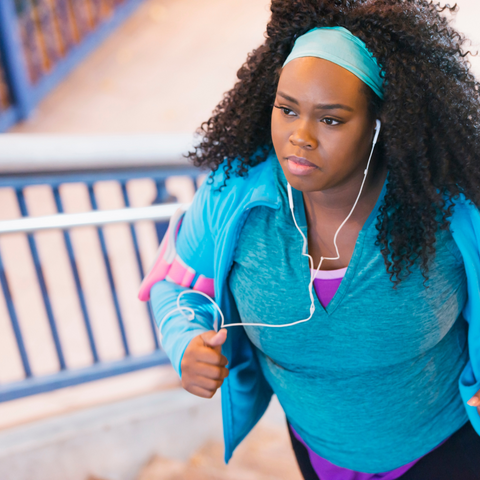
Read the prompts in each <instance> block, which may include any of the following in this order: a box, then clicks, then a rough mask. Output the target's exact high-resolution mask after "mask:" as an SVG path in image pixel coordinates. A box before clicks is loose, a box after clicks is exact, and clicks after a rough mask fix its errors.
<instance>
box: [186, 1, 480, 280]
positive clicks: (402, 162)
mask: <svg viewBox="0 0 480 480" xmlns="http://www.w3.org/2000/svg"><path fill="white" fill-rule="evenodd" d="M456 9H457V6H456V5H455V6H454V7H450V6H448V5H447V6H445V7H442V6H440V4H438V3H433V2H431V1H426V0H330V1H329V0H324V1H322V0H273V1H272V4H271V12H272V16H271V20H270V22H269V23H268V25H267V31H266V34H265V37H266V40H265V42H264V43H263V44H262V45H261V46H260V47H259V48H257V49H255V50H254V51H253V52H252V53H251V54H250V55H249V56H248V58H247V61H246V63H245V64H244V65H243V66H242V67H241V68H240V70H239V71H238V73H237V77H238V81H237V83H236V84H235V86H234V87H233V88H232V89H231V90H230V91H229V92H227V93H226V94H225V95H224V98H223V100H222V101H221V102H220V103H219V104H218V106H217V107H216V108H215V110H214V111H213V114H212V117H211V118H210V119H209V120H208V121H207V122H204V123H203V124H202V126H201V128H200V129H199V133H200V134H201V136H202V137H201V141H200V143H199V145H198V146H197V148H196V149H195V151H194V152H191V153H190V154H189V157H190V159H191V160H193V163H194V165H196V166H204V167H208V168H210V169H211V170H212V171H213V172H215V171H216V170H217V169H218V168H219V166H220V165H223V167H222V168H223V169H224V171H225V173H226V177H225V178H226V181H228V179H229V178H230V176H231V175H232V174H233V175H239V176H244V175H246V173H247V172H248V170H249V168H250V167H253V166H255V165H257V164H259V163H260V162H262V161H264V160H265V159H266V158H267V156H268V154H269V153H270V152H271V150H272V140H271V131H270V117H271V110H272V105H273V102H274V98H275V93H276V86H277V82H278V79H279V75H280V71H281V68H282V65H283V62H284V61H285V59H286V57H287V56H288V54H289V53H290V51H291V49H292V47H293V44H294V41H295V39H296V38H297V37H298V36H300V35H302V34H304V33H306V32H307V31H308V30H310V29H312V28H314V27H331V26H337V25H338V26H343V27H345V28H347V29H348V30H350V31H351V32H352V33H353V34H354V35H356V36H357V37H359V38H360V39H361V40H363V41H364V42H365V43H366V45H367V47H368V49H369V50H370V51H371V52H372V53H373V55H374V56H375V58H376V59H377V61H378V63H379V64H380V65H381V67H382V71H383V74H384V76H385V97H384V101H383V102H380V101H379V99H378V97H376V96H375V94H373V92H370V93H369V95H370V97H371V103H372V108H373V109H374V110H375V113H376V114H377V115H379V116H380V118H381V119H382V123H383V127H382V133H381V135H380V139H379V143H378V148H379V153H380V155H381V161H384V162H386V165H387V168H388V171H389V181H388V187H387V193H386V196H385V200H384V202H383V205H382V206H381V208H380V213H379V216H378V222H377V229H378V236H377V244H378V245H379V246H381V251H382V254H383V257H384V259H385V264H386V267H387V272H388V273H389V274H390V278H391V279H392V281H393V282H394V284H395V286H396V285H397V284H398V282H400V281H401V279H402V278H405V276H408V274H409V272H410V271H411V267H412V266H413V265H414V264H415V263H416V262H419V263H420V267H421V270H422V273H423V275H424V278H425V280H427V279H428V265H429V260H430V259H431V258H432V257H433V256H434V254H435V238H436V232H437V231H438V229H439V228H440V229H444V230H446V229H448V227H449V217H450V216H451V214H452V205H451V200H455V199H458V197H459V195H460V194H464V195H465V197H466V198H467V199H469V200H470V201H472V202H473V203H474V204H475V205H480V190H479V186H480V162H479V155H478V152H479V150H478V145H479V125H480V123H479V83H477V82H476V80H475V78H474V76H473V74H472V73H471V72H470V64H469V62H468V58H467V55H468V54H469V53H470V52H468V51H466V50H465V49H464V45H465V43H466V39H465V37H464V36H463V35H461V34H459V33H458V32H457V31H456V30H455V29H454V28H453V27H452V26H451V21H450V20H449V17H448V15H447V14H449V13H454V12H455V11H456ZM366 90H369V89H366ZM235 159H236V160H237V161H236V162H234V160H235ZM238 159H240V162H238Z"/></svg>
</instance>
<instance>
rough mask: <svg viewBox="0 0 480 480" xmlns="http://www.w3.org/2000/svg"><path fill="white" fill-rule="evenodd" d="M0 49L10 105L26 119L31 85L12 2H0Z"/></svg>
mask: <svg viewBox="0 0 480 480" xmlns="http://www.w3.org/2000/svg"><path fill="white" fill-rule="evenodd" d="M0 49H1V52H2V57H3V60H4V62H5V65H4V66H5V75H6V77H7V78H6V80H7V84H8V87H9V89H10V95H11V97H12V103H13V104H14V106H15V108H16V110H17V113H18V116H19V118H20V119H23V118H26V117H27V116H28V114H29V113H30V110H31V102H30V95H29V93H30V89H31V85H30V81H29V78H28V73H27V67H26V62H25V54H24V51H23V45H22V41H21V37H20V29H19V24H18V18H17V15H16V11H15V3H14V0H0Z"/></svg>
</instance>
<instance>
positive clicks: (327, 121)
mask: <svg viewBox="0 0 480 480" xmlns="http://www.w3.org/2000/svg"><path fill="white" fill-rule="evenodd" d="M322 122H323V123H325V124H326V125H338V124H339V123H340V122H339V121H338V120H334V119H333V118H324V119H322Z"/></svg>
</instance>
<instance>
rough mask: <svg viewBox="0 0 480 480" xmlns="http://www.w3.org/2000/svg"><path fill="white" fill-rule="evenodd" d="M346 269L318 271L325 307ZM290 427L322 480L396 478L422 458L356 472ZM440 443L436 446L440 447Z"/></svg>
mask: <svg viewBox="0 0 480 480" xmlns="http://www.w3.org/2000/svg"><path fill="white" fill-rule="evenodd" d="M346 271H347V269H346V268H342V269H340V270H320V271H318V272H317V274H316V276H315V280H314V282H313V286H314V287H315V292H316V294H317V297H318V300H319V301H320V303H321V304H322V305H323V306H324V307H326V306H327V305H328V304H329V303H330V301H331V300H332V298H333V297H334V296H335V293H336V292H337V290H338V287H339V286H340V283H341V282H342V279H343V277H344V275H345V272H346ZM314 273H315V270H312V274H314ZM290 428H291V429H292V433H293V434H294V435H295V438H296V439H297V440H298V441H299V442H301V443H302V444H303V445H304V446H305V448H306V449H307V451H308V456H309V457H310V462H311V464H312V467H313V469H314V470H315V472H316V474H317V475H318V476H319V477H320V478H321V479H322V480H394V479H396V478H399V477H401V476H402V475H403V474H404V473H405V472H406V471H407V470H408V469H410V468H411V467H413V466H414V465H415V464H416V463H417V462H418V461H419V460H420V458H422V457H420V458H418V459H417V460H414V461H413V462H410V463H407V464H406V465H403V466H402V467H399V468H396V469H395V470H391V471H389V472H384V473H362V472H355V471H354V470H349V469H347V468H342V467H338V466H337V465H334V464H333V463H330V462H329V461H328V460H325V459H324V458H322V457H320V456H319V455H317V454H316V453H315V452H314V451H313V450H311V449H310V448H309V447H308V445H307V444H306V443H305V442H304V441H303V440H302V438H301V437H300V435H299V434H298V433H297V432H296V431H295V430H294V429H293V427H292V426H290ZM446 441H447V440H444V441H443V442H442V443H440V445H442V444H443V443H444V442H446ZM440 445H438V446H437V447H435V448H438V447H439V446H440ZM434 450H435V449H434Z"/></svg>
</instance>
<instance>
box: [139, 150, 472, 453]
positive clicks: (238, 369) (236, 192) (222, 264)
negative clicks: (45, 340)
mask: <svg viewBox="0 0 480 480" xmlns="http://www.w3.org/2000/svg"><path fill="white" fill-rule="evenodd" d="M276 161H277V159H276V157H275V155H271V156H270V157H269V158H268V159H267V160H266V161H265V162H263V163H261V164H259V165H258V166H256V167H254V168H251V169H250V170H249V172H248V176H246V177H232V178H230V179H229V180H228V182H226V186H225V187H224V188H223V189H222V190H221V191H218V187H219V186H220V185H222V184H223V180H224V174H223V171H222V170H221V169H220V170H219V171H218V172H216V174H215V176H214V178H213V183H212V184H209V183H208V182H205V183H204V184H203V185H202V187H201V188H200V189H199V190H198V192H197V193H196V195H195V197H194V199H193V203H192V204H191V206H190V207H189V208H188V210H186V212H179V213H178V214H177V215H175V216H174V217H173V218H172V221H171V224H170V227H169V231H168V232H167V234H166V235H165V238H164V240H163V242H162V245H161V246H160V248H159V254H158V256H157V259H156V261H155V264H154V266H153V267H152V269H151V270H150V272H149V273H148V274H147V275H146V277H145V279H144V281H143V282H142V286H141V289H140V294H139V298H140V299H142V300H148V299H149V298H150V299H151V303H152V308H153V311H154V315H155V319H156V321H157V324H158V325H160V324H161V329H160V330H161V332H160V333H161V336H162V346H163V348H164V350H165V352H166V353H167V355H168V356H169V358H170V360H171V362H172V365H173V367H174V368H175V370H176V371H177V372H178V374H179V375H181V368H180V365H181V361H182V357H183V353H184V351H185V349H186V347H187V346H188V344H189V343H190V341H191V340H192V339H193V338H194V337H195V336H197V335H199V334H200V333H202V332H204V331H207V330H212V329H213V328H214V317H215V315H214V309H213V308H212V305H210V304H208V301H205V299H204V298H203V297H201V296H200V295H186V296H183V297H182V302H181V305H182V306H190V307H192V308H193V309H194V310H195V312H196V317H195V319H194V320H192V321H190V320H189V319H188V318H187V316H186V315H182V313H180V312H178V311H176V312H174V313H173V314H170V315H168V316H167V317H165V316H166V315H167V314H168V313H170V312H172V310H174V309H175V308H176V307H177V297H178V295H179V293H180V292H182V291H184V290H186V289H193V290H199V291H203V292H206V293H208V294H209V295H211V296H213V295H214V296H215V301H216V302H217V304H218V305H219V306H220V308H221V309H222V311H223V313H224V315H225V321H226V323H237V322H240V321H241V320H240V318H239V314H238V311H237V308H236V305H235V302H234V300H233V297H232V294H231V292H230V290H229V287H228V282H227V277H228V274H229V272H230V268H231V267H232V263H233V256H234V251H235V247H236V244H237V241H238V237H239V233H240V230H241V228H242V226H243V224H244V222H245V219H246V216H247V214H248V211H249V210H250V209H251V208H253V207H256V206H259V205H265V206H268V207H271V208H274V209H275V208H279V206H280V198H279V197H278V191H277V189H276V188H275V183H274V176H273V171H272V162H276ZM451 232H452V235H453V238H454V239H455V241H456V243H457V245H458V248H459V250H460V252H461V253H462V256H463V260H464V263H465V270H466V275H467V281H468V301H467V303H466V305H465V308H464V311H463V315H464V317H465V319H466V321H467V322H468V323H469V334H468V335H469V338H468V341H469V353H470V361H469V363H468V364H467V366H466V367H465V369H464V371H463V373H462V376H461V378H460V385H459V388H460V392H461V396H462V399H463V401H464V404H465V408H466V410H467V413H468V416H469V418H470V420H471V422H472V424H473V426H474V428H475V430H476V431H477V432H478V433H479V434H480V416H479V414H478V412H477V409H476V408H475V407H471V406H469V405H467V403H466V402H467V401H468V400H469V399H470V398H471V397H472V396H473V395H474V394H475V393H476V392H477V391H478V390H480V213H479V211H478V210H477V208H476V207H475V206H474V205H473V204H472V203H470V202H468V201H466V200H465V199H464V198H461V199H459V200H457V201H456V202H455V207H454V213H453V215H452V218H451ZM164 318H165V320H164V321H163V323H161V322H162V320H163V319H164ZM222 352H223V354H224V355H225V356H226V357H227V358H228V360H229V365H228V367H229V369H230V375H229V376H228V377H227V378H226V379H225V381H224V383H223V385H222V387H221V392H222V415H223V431H224V440H225V461H226V462H228V460H229V459H230V457H231V456H232V454H233V451H234V450H235V448H236V447H237V446H238V445H239V443H240V442H241V441H242V440H243V439H244V438H245V436H246V435H247V434H248V433H249V432H250V430H251V429H252V428H253V427H254V426H255V424H256V423H257V422H258V420H259V419H260V418H261V416H262V415H263V413H264V412H265V410H266V408H267V406H268V404H269V402H270V399H271V396H272V393H273V392H272V390H271V388H270V386H269V384H268V383H267V382H266V380H265V378H264V377H263V374H262V372H261V369H260V367H259V364H258V361H257V358H256V356H255V352H254V350H253V346H252V345H251V343H250V341H249V340H248V338H247V336H246V333H245V331H244V329H243V328H241V327H233V328H229V331H228V336H227V340H226V342H225V344H224V345H223V347H222Z"/></svg>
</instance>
